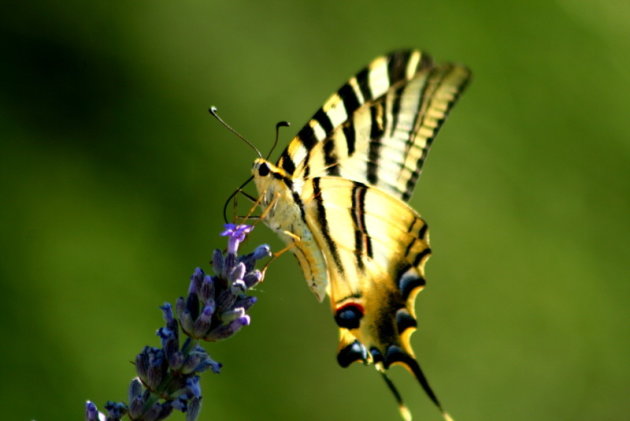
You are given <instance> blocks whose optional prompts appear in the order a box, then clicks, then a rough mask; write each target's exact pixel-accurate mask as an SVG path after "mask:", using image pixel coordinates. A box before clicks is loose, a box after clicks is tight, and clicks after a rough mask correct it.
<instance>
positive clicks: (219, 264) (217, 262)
mask: <svg viewBox="0 0 630 421" xmlns="http://www.w3.org/2000/svg"><path fill="white" fill-rule="evenodd" d="M223 267H224V262H223V253H221V250H219V249H215V250H214V253H213V254H212V270H214V273H216V274H220V273H222V272H223Z"/></svg>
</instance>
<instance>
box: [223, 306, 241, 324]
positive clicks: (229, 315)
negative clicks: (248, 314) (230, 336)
mask: <svg viewBox="0 0 630 421" xmlns="http://www.w3.org/2000/svg"><path fill="white" fill-rule="evenodd" d="M244 316H245V309H244V308H242V307H239V308H235V309H233V310H229V311H226V312H224V313H221V321H222V322H223V323H229V322H231V321H232V320H235V319H239V318H241V317H244Z"/></svg>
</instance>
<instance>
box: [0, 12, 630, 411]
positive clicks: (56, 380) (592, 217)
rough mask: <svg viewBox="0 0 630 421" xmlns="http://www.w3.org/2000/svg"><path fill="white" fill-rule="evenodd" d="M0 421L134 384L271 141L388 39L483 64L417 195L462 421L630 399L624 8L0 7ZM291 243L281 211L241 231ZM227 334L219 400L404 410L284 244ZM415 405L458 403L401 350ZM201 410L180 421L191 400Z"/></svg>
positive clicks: (418, 338) (435, 369)
mask: <svg viewBox="0 0 630 421" xmlns="http://www.w3.org/2000/svg"><path fill="white" fill-rule="evenodd" d="M1 9H2V10H0V22H1V24H0V32H1V33H0V45H1V51H2V55H1V57H2V58H1V62H2V64H0V84H1V89H0V141H1V148H0V174H1V176H0V188H1V190H0V192H1V206H0V215H1V218H0V221H1V223H0V299H1V300H2V302H1V305H2V307H1V309H2V310H1V311H2V317H1V318H0V327H1V329H2V338H3V339H2V347H1V348H0V361H1V363H0V364H1V366H0V372H1V373H2V374H1V378H2V381H1V382H0V403H1V408H2V418H3V419H7V420H9V419H16V420H18V419H22V420H31V419H36V420H38V421H45V420H68V419H82V416H83V405H84V401H85V400H86V399H91V400H94V401H95V402H96V403H97V404H98V405H99V406H102V405H103V403H104V402H105V401H106V400H107V399H113V400H122V399H124V398H125V396H126V388H127V384H128V381H129V380H130V378H131V377H132V375H133V367H132V366H131V364H130V363H129V361H130V360H131V359H133V357H134V355H135V354H136V353H137V352H138V351H139V350H140V349H141V347H142V346H144V345H146V344H152V345H155V344H157V343H158V341H157V338H156V337H155V335H154V331H155V329H156V328H157V327H158V326H159V325H160V323H161V315H160V312H159V311H158V309H157V307H158V305H160V304H161V303H162V302H164V301H173V300H174V299H175V298H176V297H178V296H180V295H182V294H184V293H185V291H186V289H187V283H188V276H189V274H190V273H191V271H192V270H193V268H194V267H195V266H198V265H206V267H207V263H206V262H207V261H208V260H209V257H210V255H211V251H212V250H213V249H214V248H215V247H223V244H224V242H223V240H222V239H221V238H220V237H218V233H219V231H220V229H221V224H222V217H221V208H222V206H223V202H224V200H225V198H226V197H227V195H229V193H230V192H231V191H232V190H233V189H234V188H235V187H236V186H237V185H238V184H240V183H241V182H242V181H243V180H244V179H245V178H246V177H247V175H248V173H249V169H250V165H251V161H252V160H253V158H254V154H253V153H252V151H251V150H250V149H249V148H247V147H246V146H245V145H244V144H243V143H242V142H240V141H239V140H237V139H236V138H235V137H233V136H232V135H231V134H230V133H228V132H227V131H226V130H225V129H224V128H223V127H221V126H220V125H219V124H218V123H217V122H216V121H215V120H213V119H212V118H210V117H209V116H208V115H207V112H206V110H207V108H208V107H209V106H210V105H212V104H214V105H217V106H218V107H219V108H220V110H221V111H222V114H223V116H224V118H226V119H227V120H228V121H229V122H230V123H232V124H233V125H234V126H235V127H237V128H238V129H239V131H241V132H242V133H243V134H245V135H246V136H247V137H248V138H250V139H251V140H252V141H253V142H255V143H256V144H257V145H258V146H259V147H260V148H261V149H262V150H267V149H268V148H269V147H270V145H271V143H272V140H273V126H274V124H275V122H276V121H279V120H289V121H291V122H292V123H293V127H292V128H291V129H289V130H287V131H285V132H284V133H283V139H284V142H286V141H287V139H288V138H289V137H290V135H291V134H290V133H294V132H295V131H297V130H298V129H299V126H300V125H301V124H303V123H304V122H305V121H306V120H307V119H308V117H310V115H311V114H312V113H313V112H314V111H315V110H316V109H317V107H319V106H320V104H321V102H322V101H323V100H324V99H325V98H326V97H327V96H328V95H329V94H331V93H332V92H333V91H334V90H335V89H336V88H337V87H339V86H340V84H341V83H342V82H343V81H345V80H346V78H347V77H348V76H350V75H351V74H352V73H353V72H355V71H356V70H358V69H359V68H361V67H362V66H364V65H365V64H366V63H367V62H368V61H369V60H371V59H372V58H373V57H375V56H376V55H379V54H382V53H384V52H386V51H389V50H391V49H394V48H400V47H408V46H409V47H420V48H423V49H425V50H427V51H429V52H430V53H431V54H432V55H433V56H435V57H436V58H437V59H438V60H455V61H459V62H462V63H465V64H467V65H468V66H469V67H470V68H471V69H472V70H473V72H474V80H473V83H472V85H471V86H470V88H469V90H468V91H467V92H466V93H465V94H464V96H463V97H462V99H461V101H460V103H459V104H458V105H457V106H456V107H455V109H454V111H453V113H452V114H451V118H450V120H449V121H448V122H447V124H446V125H445V127H444V129H443V130H442V132H441V133H440V135H439V137H438V139H437V141H436V142H435V144H434V148H433V151H432V153H431V157H430V158H429V160H428V162H427V165H426V166H425V172H424V174H423V176H422V179H421V181H420V183H419V186H418V189H417V190H416V194H415V196H414V198H413V199H412V204H413V206H414V207H415V208H416V209H418V210H419V211H420V212H421V213H422V214H423V216H424V217H425V218H426V219H427V220H428V221H429V223H430V225H431V234H432V241H433V249H434V255H433V257H432V259H431V261H430V263H429V265H428V280H429V285H428V288H427V289H426V290H425V292H423V293H422V294H421V295H420V297H419V299H418V305H417V308H418V312H419V317H420V326H421V329H420V330H419V332H418V333H416V335H415V336H414V339H413V344H414V347H415V349H416V351H417V354H418V356H419V358H420V361H421V362H422V364H423V366H424V368H425V371H426V373H427V374H428V376H429V378H430V380H431V382H432V383H433V386H434V388H435V389H436V391H437V392H438V395H439V396H440V397H441V399H442V401H443V403H444V404H445V406H446V407H447V408H448V410H449V411H450V412H451V413H452V415H453V416H454V418H455V419H456V420H458V421H472V420H484V421H488V420H515V421H518V420H527V421H530V420H588V421H592V420H621V419H628V412H629V409H630V408H629V405H628V393H629V391H630V390H629V387H628V378H629V374H630V373H629V371H630V370H629V365H628V355H629V349H628V348H629V346H628V345H629V340H628V337H629V335H628V334H629V331H628V330H629V329H628V327H629V324H628V311H627V306H628V293H629V287H628V281H629V279H628V278H629V271H628V262H629V260H630V259H629V257H630V256H629V253H628V249H629V246H628V243H627V241H628V237H629V236H630V229H629V228H630V227H629V223H628V220H629V217H630V195H629V193H630V192H629V184H630V183H629V182H630V177H629V175H630V166H629V164H630V159H629V157H630V129H629V128H628V127H629V124H628V117H627V113H628V111H629V110H630V100H629V98H630V88H629V87H630V71H629V69H630V48H629V42H628V40H629V39H630V25H628V22H629V21H630V3H627V2H621V1H613V0H604V1H601V2H592V1H586V0H557V1H543V0H535V1H529V2H499V1H479V2H473V1H448V2H441V1H431V2H429V1H418V2H403V1H390V2H382V1H379V2H377V1H363V2H358V1H346V2H343V1H317V2H307V1H294V2H278V1H269V2H255V1H231V2H229V1H222V2H218V1H188V0H184V1H162V0H159V1H155V0H154V1H133V2H116V1H97V2H84V1H74V0H71V1H66V2H53V1H43V2H12V1H9V2H4V3H3V5H2V6H1ZM261 242H269V243H270V244H271V245H272V246H273V247H274V248H279V247H280V244H279V242H278V241H277V239H276V238H274V236H273V235H272V234H271V233H270V232H269V231H268V230H267V229H266V228H263V227H262V226H261V227H260V228H257V229H256V231H255V235H254V236H253V241H251V242H249V243H247V244H246V247H253V246H255V245H256V244H259V243H261ZM257 295H258V297H259V298H260V301H259V303H258V304H257V305H256V306H255V307H254V308H253V310H252V315H253V323H252V325H251V326H250V327H248V328H246V329H244V330H243V331H242V332H240V333H239V334H238V335H237V336H236V337H234V338H233V339H231V340H229V341H226V342H224V343H218V344H211V345H209V346H208V350H209V352H210V353H211V355H212V356H213V357H214V358H215V359H217V360H219V361H221V362H223V364H224V370H223V373H222V374H221V375H211V374H209V375H206V376H204V379H203V390H204V396H205V398H204V409H203V413H202V416H201V419H202V420H230V421H232V420H234V421H238V420H257V421H258V420H260V421H264V420H305V421H309V420H327V421H328V420H331V421H336V420H340V421H341V420H343V421H347V420H397V419H398V415H397V412H396V409H395V405H394V402H393V399H392V398H391V396H390V395H389V392H388V391H387V390H386V388H385V386H384V385H383V384H382V380H381V379H380V378H379V377H378V376H377V375H376V374H375V373H374V371H373V370H372V369H371V368H365V367H361V366H358V365H357V366H353V367H351V368H349V369H341V368H339V367H338V366H337V364H336V362H335V349H336V335H337V333H336V329H335V326H334V323H333V321H332V318H331V315H330V314H329V309H328V306H327V305H322V304H318V303H317V302H316V300H315V299H314V297H313V296H312V294H311V293H310V291H309V290H308V289H307V288H306V286H305V284H304V282H303V280H302V275H301V273H300V272H299V269H298V267H297V265H296V263H295V261H294V259H292V258H291V257H289V256H288V255H287V256H286V257H284V258H282V259H280V261H279V262H277V263H276V264H274V265H273V266H272V267H271V269H270V270H269V272H268V276H267V280H266V282H265V283H264V285H262V286H261V287H260V288H259V289H258V291H257ZM392 371H393V374H392V376H393V378H394V380H395V381H396V382H397V383H398V385H399V387H400V389H401V390H402V392H403V394H404V396H405V398H406V400H407V402H408V404H409V406H410V407H411V409H412V411H413V413H414V415H415V417H416V419H418V420H439V419H440V417H439V413H438V412H437V411H436V410H435V409H434V408H433V407H432V406H431V405H430V403H429V401H428V399H426V397H424V396H423V393H422V392H421V390H420V388H419V387H418V386H417V385H416V384H415V383H414V381H413V380H412V379H411V378H410V376H408V375H407V373H405V372H404V371H403V370H400V369H394V370H392ZM173 419H179V420H181V419H183V417H173Z"/></svg>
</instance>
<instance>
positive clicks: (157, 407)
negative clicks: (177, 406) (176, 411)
mask: <svg viewBox="0 0 630 421" xmlns="http://www.w3.org/2000/svg"><path fill="white" fill-rule="evenodd" d="M172 411H173V406H172V405H171V403H170V402H164V403H160V402H156V403H154V404H153V406H152V407H151V408H150V409H149V410H148V411H147V412H146V413H145V414H144V417H143V418H142V419H143V420H144V421H159V420H163V419H164V418H166V417H168V416H169V415H170V414H171V412H172Z"/></svg>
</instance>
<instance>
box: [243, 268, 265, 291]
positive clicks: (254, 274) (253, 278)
mask: <svg viewBox="0 0 630 421" xmlns="http://www.w3.org/2000/svg"><path fill="white" fill-rule="evenodd" d="M262 279H263V274H262V272H261V271H259V270H258V269H254V270H252V271H251V272H248V273H246V274H245V276H243V281H244V282H245V285H246V286H247V288H251V287H253V286H254V285H256V284H257V283H259V282H260V281H262Z"/></svg>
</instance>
